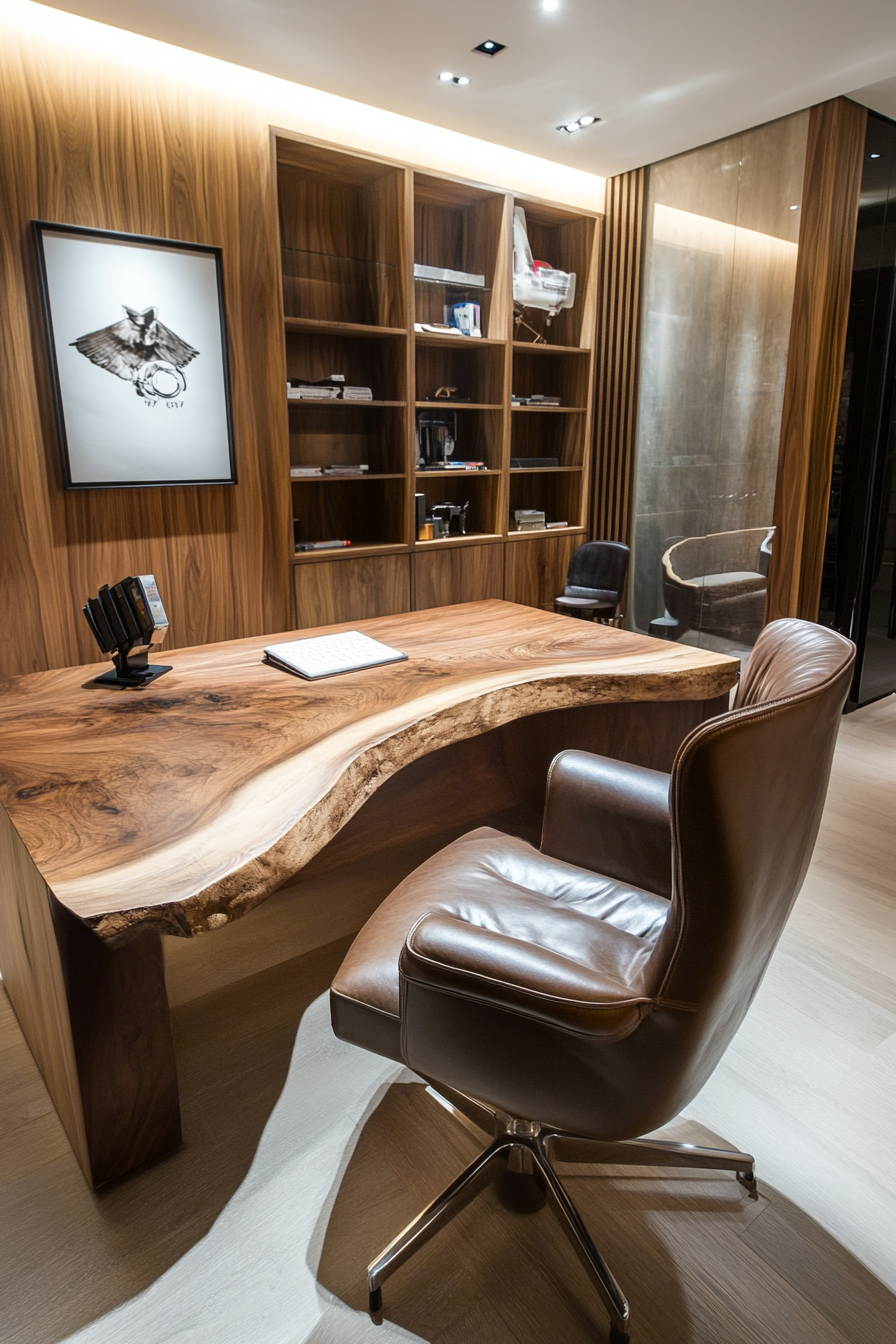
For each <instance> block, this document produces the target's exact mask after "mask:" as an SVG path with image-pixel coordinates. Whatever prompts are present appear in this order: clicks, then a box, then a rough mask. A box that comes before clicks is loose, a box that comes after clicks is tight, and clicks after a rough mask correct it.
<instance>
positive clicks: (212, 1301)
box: [68, 994, 418, 1344]
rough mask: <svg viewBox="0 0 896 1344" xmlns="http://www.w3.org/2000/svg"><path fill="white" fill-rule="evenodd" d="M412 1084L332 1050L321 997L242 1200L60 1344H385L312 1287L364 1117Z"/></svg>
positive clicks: (370, 1059) (389, 1327)
mask: <svg viewBox="0 0 896 1344" xmlns="http://www.w3.org/2000/svg"><path fill="white" fill-rule="evenodd" d="M412 1077H413V1075H412V1074H410V1073H408V1071H407V1070H406V1069H403V1068H401V1067H400V1066H399V1065H396V1064H393V1063H392V1062H391V1061H389V1060H383V1059H380V1058H379V1057H378V1056H376V1055H371V1054H368V1053H367V1052H366V1051H364V1050H357V1049H355V1048H354V1047H353V1046H349V1045H345V1044H343V1043H342V1042H341V1041H338V1040H336V1038H335V1037H334V1036H333V1033H332V1031H331V1029H330V1018H329V1009H328V1004H327V996H326V995H325V994H324V995H322V996H321V997H320V998H319V999H316V1000H315V1002H314V1003H313V1004H312V1005H311V1007H310V1008H309V1009H308V1010H307V1012H306V1013H305V1016H304V1017H303V1019H302V1023H301V1026H300V1027H299V1033H298V1036H297V1038H296V1044H295V1050H294V1052H293V1057H292V1063H291V1064H290V1069H289V1075H288V1077H287V1080H286V1085H285V1087H284V1089H283V1092H282V1094H281V1096H280V1099H279V1101H278V1102H277V1105H276V1106H275V1108H274V1111H273V1113H272V1115H271V1118H270V1120H269V1121H268V1123H267V1126H266V1127H265V1131H264V1134H263V1135H262V1139H261V1143H260V1144H259V1146H258V1152H257V1153H256V1155H255V1160H254V1162H253V1163H252V1166H251V1168H250V1170H249V1173H248V1175H247V1176H246V1179H245V1180H244V1182H243V1184H242V1185H241V1186H240V1189H239V1190H238V1191H237V1193H236V1194H235V1195H234V1197H233V1199H231V1201H230V1203H229V1204H228V1205H227V1207H226V1208H225V1209H224V1211H223V1212H222V1213H221V1215H220V1217H219V1218H218V1220H217V1221H216V1223H215V1225H214V1227H213V1228H212V1230H211V1231H210V1232H209V1234H208V1235H207V1236H206V1237H204V1238H203V1240H202V1241H200V1242H198V1243H197V1245H196V1246H194V1247H193V1249H192V1250H191V1251H189V1252H188V1253H187V1254H186V1255H185V1256H184V1257H183V1258H182V1259H181V1260H179V1261H178V1262H177V1264H175V1265H173V1266H172V1267H171V1269H169V1270H168V1272H167V1273H166V1274H163V1275H162V1277H161V1278H160V1279H157V1280H156V1282H155V1283H154V1284H153V1285H152V1287H151V1288H148V1289H147V1290H146V1292H144V1293H141V1294H140V1296H139V1297H135V1298H133V1299H132V1300H131V1301H130V1302H126V1303H125V1304H124V1305H123V1306H121V1307H118V1308H117V1309H116V1310H115V1311H112V1312H110V1313H109V1315H108V1316H103V1317H101V1318H100V1319H99V1320H98V1321H94V1322H93V1323H92V1324H91V1325H89V1326H87V1327H86V1329H84V1330H80V1331H78V1333H77V1334H75V1335H71V1336H70V1337H69V1342H68V1344H75V1342H77V1344H211V1342H212V1341H217V1342H218V1344H299V1341H301V1342H302V1344H336V1342H337V1341H338V1344H367V1342H368V1341H369V1342H370V1344H374V1342H375V1344H385V1341H387V1340H416V1339H418V1336H416V1335H411V1334H409V1333H408V1332H407V1331H406V1330H402V1329H400V1328H399V1327H398V1326H396V1325H393V1324H391V1323H389V1322H388V1321H386V1322H385V1323H384V1324H383V1325H381V1326H375V1325H374V1324H373V1323H372V1322H371V1320H370V1318H369V1317H368V1316H367V1314H366V1313H362V1312H358V1311H353V1310H352V1309H351V1308H350V1307H347V1306H346V1305H345V1303H344V1302H341V1301H339V1300H338V1298H335V1297H333V1296H332V1295H331V1294H329V1293H327V1292H326V1290H325V1289H323V1288H322V1287H321V1286H320V1284H319V1283H318V1282H317V1278H316V1275H317V1266H318V1262H319V1259H320V1253H321V1248H322V1246H323V1240H324V1236H325V1234H326V1229H327V1223H328V1220H329V1216H330V1210H331V1208H332V1205H333V1201H334V1199H335V1198H336V1194H337V1192H338V1190H339V1185H340V1182H341V1180H342V1176H343V1172H344V1171H345V1168H346V1166H347V1164H348V1162H349V1161H350V1160H351V1156H352V1153H353V1151H354V1147H355V1143H356V1142H357V1138H358V1136H359V1134H360V1133H361V1131H362V1129H363V1127H364V1125H365V1123H366V1121H367V1118H368V1116H369V1115H370V1113H371V1112H372V1111H373V1110H375V1109H376V1107H377V1106H378V1105H379V1103H380V1101H381V1099H382V1097H383V1095H384V1093H385V1092H386V1090H387V1089H388V1087H389V1086H390V1085H391V1084H392V1083H395V1082H400V1081H402V1080H407V1081H410V1080H411V1079H412Z"/></svg>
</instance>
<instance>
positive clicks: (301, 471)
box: [289, 467, 323, 481]
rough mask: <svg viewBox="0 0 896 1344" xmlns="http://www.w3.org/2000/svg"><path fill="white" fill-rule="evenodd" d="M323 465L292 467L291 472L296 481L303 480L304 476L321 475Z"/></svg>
mask: <svg viewBox="0 0 896 1344" xmlns="http://www.w3.org/2000/svg"><path fill="white" fill-rule="evenodd" d="M322 472H323V467H290V469H289V474H290V476H291V478H292V479H293V480H294V481H298V480H301V478H302V477H303V476H320V475H321V473H322Z"/></svg>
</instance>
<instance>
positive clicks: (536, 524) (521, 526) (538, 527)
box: [513, 509, 545, 532]
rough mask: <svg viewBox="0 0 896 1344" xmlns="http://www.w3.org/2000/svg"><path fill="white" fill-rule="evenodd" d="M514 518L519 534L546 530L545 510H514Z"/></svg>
mask: <svg viewBox="0 0 896 1344" xmlns="http://www.w3.org/2000/svg"><path fill="white" fill-rule="evenodd" d="M513 518H514V522H515V523H516V530H517V532H543V531H544V530H545V521H544V509H514V511H513Z"/></svg>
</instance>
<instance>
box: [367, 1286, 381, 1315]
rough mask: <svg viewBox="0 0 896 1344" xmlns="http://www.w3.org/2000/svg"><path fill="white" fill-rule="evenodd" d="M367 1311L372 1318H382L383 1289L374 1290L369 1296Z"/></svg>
mask: <svg viewBox="0 0 896 1344" xmlns="http://www.w3.org/2000/svg"><path fill="white" fill-rule="evenodd" d="M367 1310H368V1311H369V1312H370V1314H371V1316H381V1315H382V1313H383V1290H382V1288H373V1289H371V1291H370V1292H369V1293H368V1294H367Z"/></svg>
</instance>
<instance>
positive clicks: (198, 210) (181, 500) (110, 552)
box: [0, 34, 289, 675]
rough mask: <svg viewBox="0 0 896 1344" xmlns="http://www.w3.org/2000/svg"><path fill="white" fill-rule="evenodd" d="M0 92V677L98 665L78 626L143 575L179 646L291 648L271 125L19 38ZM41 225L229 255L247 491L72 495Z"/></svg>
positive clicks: (163, 82) (216, 97) (217, 99)
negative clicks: (63, 452)
mask: <svg viewBox="0 0 896 1344" xmlns="http://www.w3.org/2000/svg"><path fill="white" fill-rule="evenodd" d="M0 78H2V80H3V85H4V111H3V117H2V119H0V290H2V292H3V294H4V323H5V326H6V339H5V340H4V342H3V343H2V346H0V386H2V387H3V388H4V389H5V393H4V396H3V397H2V398H0V442H2V444H3V452H2V454H0V532H2V536H3V545H2V547H0V617H2V621H3V628H4V630H5V632H6V635H5V638H4V640H3V642H2V644H0V675H9V674H14V673H17V672H23V671H31V670H36V669H39V668H45V667H56V666H64V665H67V664H72V663H79V662H83V661H87V660H89V659H92V658H96V657H98V652H97V650H96V647H95V645H94V643H93V640H92V639H91V638H90V634H89V631H88V629H87V626H86V623H85V622H84V620H83V618H82V616H81V614H80V608H81V606H82V605H83V603H84V600H85V598H86V597H87V595H88V594H89V593H90V592H93V591H95V590H96V588H97V587H98V585H99V584H101V583H104V582H109V581H113V582H114V581H115V580H117V579H119V578H121V577H122V576H123V575H124V574H127V573H133V572H137V573H140V572H146V571H152V572H154V573H155V575H156V577H157V578H158V580H159V583H160V585H161V590H162V593H163V596H164V599H165V603H166V607H167V609H168V613H169V617H170V619H171V632H170V636H169V639H168V642H167V646H168V647H173V646H177V645H187V644H198V643H204V642H207V641H210V640H217V639H224V638H233V637H238V636H241V635H249V634H253V633H259V632H264V631H276V630H282V629H283V628H284V627H285V626H286V625H287V624H288V620H289V592H288V589H289V579H288V574H289V569H288V564H287V558H288V550H287V547H288V541H289V530H288V527H289V487H288V484H287V482H288V472H287V470H286V469H287V465H288V444H287V428H286V409H285V406H284V399H283V396H282V388H283V377H284V373H283V337H282V326H281V312H282V309H281V296H280V283H279V271H278V266H277V257H278V239H277V226H276V213H275V209H274V205H273V197H272V183H271V167H270V158H269V139H268V129H267V126H266V125H264V124H262V123H261V122H260V120H259V121H256V122H252V120H251V119H250V118H248V117H245V116H241V115H240V112H239V110H238V108H235V106H234V104H233V103H232V102H231V101H230V100H229V99H228V98H226V97H225V96H223V95H221V94H218V93H216V92H213V91H210V90H209V89H207V88H200V87H199V86H197V87H196V89H195V90H193V89H191V88H190V87H189V86H185V85H183V84H181V83H178V82H177V81H176V79H175V78H174V77H171V78H170V79H169V78H168V77H166V76H163V75H160V74H158V73H152V72H151V71H149V70H146V71H144V70H142V69H137V68H123V67H121V66H120V65H118V64H116V63H115V61H114V60H113V58H112V57H111V56H109V57H107V56H104V55H103V54H102V53H98V54H96V56H95V57H94V58H93V60H92V61H90V62H85V61H84V60H83V59H82V58H79V57H78V56H77V55H74V54H71V55H70V54H69V53H68V52H67V51H65V50H64V49H63V48H62V46H61V45H60V46H54V45H53V44H50V43H43V44H39V43H38V42H37V40H36V39H35V38H33V37H31V36H28V35H24V34H23V35H22V37H21V40H20V41H18V42H10V43H4V45H3V49H2V51H0ZM32 218H40V219H46V220H51V221H59V222H64V223H71V224H81V225H87V226H92V227H96V228H105V229H113V230H119V231H122V232H126V233H142V234H148V235H151V236H158V237H164V238H182V239H185V240H188V241H195V242H203V243H211V244H217V245H220V246H221V247H222V248H223V250H224V287H225V298H226V305H227V325H228V335H229V353H230V367H231V384H232V400H233V418H234V436H235V447H236V459H237V475H238V480H239V484H238V485H236V486H232V487H182V488H177V487H174V488H165V489H153V490H143V489H141V490H89V491H78V492H64V491H63V490H62V483H61V472H60V468H59V462H58V448H57V443H56V430H55V424H54V420H53V415H52V403H51V394H50V383H49V377H48V372H47V362H46V353H45V348H44V334H43V327H42V320H41V315H40V310H39V304H38V301H37V284H36V281H37V277H36V267H35V264H34V260H33V256H32V251H31V247H32V244H31V238H30V236H29V232H28V228H29V222H30V220H31V219H32ZM125 299H126V296H123V301H125ZM110 320H114V314H113V315H112V316H111V319H110Z"/></svg>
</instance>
